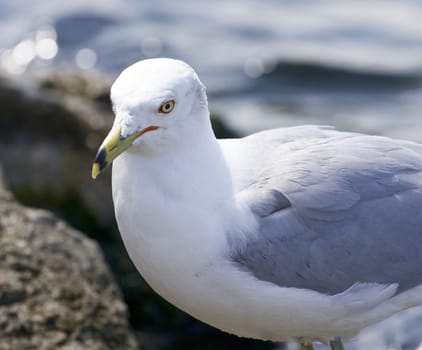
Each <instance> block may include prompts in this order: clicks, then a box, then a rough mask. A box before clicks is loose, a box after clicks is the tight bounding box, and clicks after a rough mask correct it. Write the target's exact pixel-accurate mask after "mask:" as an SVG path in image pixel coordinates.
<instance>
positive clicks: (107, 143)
mask: <svg viewBox="0 0 422 350" xmlns="http://www.w3.org/2000/svg"><path fill="white" fill-rule="evenodd" d="M157 129H158V126H155V125H151V126H148V127H147V128H145V129H143V130H141V131H136V132H134V133H133V134H130V135H127V136H126V137H123V136H122V135H121V128H120V127H119V126H117V127H114V128H112V129H111V130H110V132H109V133H108V135H107V137H106V138H105V139H104V141H103V143H102V144H101V146H100V148H99V149H98V152H97V155H96V156H95V159H94V163H93V164H92V174H91V176H92V178H93V179H94V180H95V178H96V177H97V176H98V174H100V173H101V172H102V171H103V170H104V169H105V168H107V166H108V165H110V164H111V162H112V161H113V160H114V159H115V158H117V157H118V156H119V155H120V154H122V153H123V152H124V151H126V150H127V149H128V148H129V147H130V146H132V142H133V141H135V140H136V139H137V138H138V137H140V136H142V135H143V134H145V133H146V132H149V131H153V130H157Z"/></svg>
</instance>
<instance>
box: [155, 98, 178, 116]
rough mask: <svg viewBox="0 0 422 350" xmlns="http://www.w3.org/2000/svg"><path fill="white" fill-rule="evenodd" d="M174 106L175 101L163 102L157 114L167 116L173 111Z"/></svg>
mask: <svg viewBox="0 0 422 350" xmlns="http://www.w3.org/2000/svg"><path fill="white" fill-rule="evenodd" d="M175 104H176V101H174V100H168V101H165V102H163V103H162V104H161V106H160V108H158V112H159V113H164V114H168V113H170V112H171V111H172V110H173V108H174V105H175Z"/></svg>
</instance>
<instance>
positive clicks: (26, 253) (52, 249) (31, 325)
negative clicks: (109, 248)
mask: <svg viewBox="0 0 422 350" xmlns="http://www.w3.org/2000/svg"><path fill="white" fill-rule="evenodd" d="M0 339H1V341H0V349H1V350H9V349H10V350H16V349H26V350H32V349H33V350H53V349H54V350H59V349H60V350H71V349H72V350H76V349H86V350H103V349H104V350H105V349H113V350H114V349H115V350H119V349H121V350H137V349H139V346H138V344H137V340H136V338H135V335H134V333H133V332H132V330H131V328H130V326H129V324H128V315H127V309H126V305H125V304H124V302H123V300H122V295H121V292H120V290H119V288H118V286H117V285H116V283H115V281H114V279H113V277H112V275H111V273H110V271H109V269H108V267H107V266H106V264H105V261H104V258H103V257H102V254H101V251H100V249H99V247H98V245H97V244H96V243H95V242H93V241H92V240H91V239H89V238H87V237H85V236H84V235H83V234H81V233H80V232H78V231H76V230H74V229H72V228H70V227H69V226H68V225H67V224H65V223H64V222H63V221H62V220H60V219H58V218H57V217H56V216H54V215H53V214H51V213H49V212H47V211H45V210H40V209H31V208H26V207H23V206H21V205H20V204H18V203H17V202H15V201H14V200H13V199H12V198H11V196H10V195H8V194H7V192H5V191H3V190H2V191H0Z"/></svg>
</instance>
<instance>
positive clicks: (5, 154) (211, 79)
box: [0, 0, 422, 349]
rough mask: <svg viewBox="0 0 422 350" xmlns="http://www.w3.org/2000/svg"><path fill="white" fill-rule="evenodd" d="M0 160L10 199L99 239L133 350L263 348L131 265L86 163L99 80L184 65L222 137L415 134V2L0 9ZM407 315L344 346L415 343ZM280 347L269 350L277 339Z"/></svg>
mask: <svg viewBox="0 0 422 350" xmlns="http://www.w3.org/2000/svg"><path fill="white" fill-rule="evenodd" d="M0 32H1V33H2V35H1V36H0V106H1V107H2V111H1V112H0V163H1V164H2V166H3V173H4V177H5V182H6V184H7V186H8V188H9V189H10V190H11V191H12V192H13V194H14V196H15V197H16V198H17V199H18V200H19V201H20V202H22V203H24V204H26V205H31V206H35V207H41V208H46V209H49V210H52V211H53V212H54V213H56V214H58V215H59V216H60V217H62V218H64V219H65V220H66V221H67V222H68V223H70V224H71V225H72V226H74V227H76V228H77V229H79V230H81V231H83V232H84V233H86V234H87V235H88V236H89V237H91V238H94V239H95V240H96V241H98V242H99V244H100V246H101V248H102V251H103V252H104V254H105V257H106V260H107V261H108V263H109V264H110V266H111V269H112V271H113V273H114V276H115V279H116V280H117V282H118V284H119V286H120V288H121V289H122V291H123V295H124V299H125V301H126V303H127V305H128V307H129V317H130V323H131V326H132V328H133V329H134V331H135V332H136V334H137V336H138V338H139V339H141V343H142V344H143V348H145V349H238V348H239V349H272V348H275V347H276V345H274V344H271V343H265V342H256V341H251V340H243V339H238V338H236V337H232V336H228V335H225V334H223V333H221V332H219V331H217V330H214V329H212V328H210V327H208V326H205V325H203V324H201V323H199V322H197V321H195V320H193V319H192V318H190V317H189V316H187V315H185V314H183V313H181V312H180V311H178V310H176V309H175V308H173V307H172V306H171V305H169V304H167V303H166V302H165V301H163V300H161V299H160V298H159V297H158V296H156V295H155V293H154V292H152V291H151V290H150V289H149V288H148V286H146V285H145V283H144V282H143V281H142V279H141V277H140V276H139V275H138V274H137V272H136V271H135V270H134V268H133V266H132V264H131V262H130V261H129V259H128V257H127V255H126V252H125V250H124V249H123V246H122V243H121V241H120V238H119V235H118V232H117V229H116V225H115V222H114V216H113V210H112V206H111V194H110V188H109V187H110V186H109V181H110V179H109V171H108V172H107V173H106V175H105V176H102V177H100V179H99V181H96V182H95V183H93V182H92V181H91V179H90V163H91V161H92V158H93V156H94V153H95V150H96V148H97V147H98V145H99V143H100V141H101V139H102V137H103V136H104V135H105V133H106V130H107V129H108V127H109V126H110V125H111V122H112V115H111V110H110V105H109V100H108V89H109V86H110V83H111V82H112V81H113V80H114V79H115V78H116V77H117V75H118V74H119V72H120V71H121V70H122V69H124V68H125V67H127V66H128V65H130V64H132V63H134V62H136V61H138V60H140V59H145V58H151V57H172V58H178V59H182V60H185V61H187V62H188V63H189V64H191V65H192V66H193V67H194V69H195V70H196V71H197V73H198V74H199V76H200V77H201V80H202V81H203V83H204V84H205V85H206V86H207V91H208V96H209V105H210V110H211V113H212V116H213V123H214V126H215V131H216V134H217V136H219V137H235V136H242V135H246V134H248V133H251V132H254V131H257V130H262V129H266V128H272V127H286V126H293V125H299V124H325V125H333V126H335V127H336V128H338V129H341V130H349V131H358V132H365V133H371V134H381V135H386V136H391V137H397V138H403V139H408V140H413V141H419V142H421V141H422V115H421V110H422V1H418V0H401V1H388V0H383V1H381V0H370V1H366V0H356V1H337V0H312V1H311V0H295V1H279V0H266V1H259V0H244V1H240V0H237V1H223V0H215V1H212V2H211V1H208V2H199V1H194V0H181V1H178V2H177V3H176V2H175V1H170V0H154V1H139V0H74V1H71V2H70V1H68V2H58V1H51V0H34V1H31V2H30V3H29V2H27V1H23V0H16V1H7V0H0ZM421 334H422V311H421V310H416V311H412V312H410V313H407V314H405V315H404V316H401V317H399V318H395V319H393V320H390V321H388V322H385V323H383V325H381V326H378V327H375V328H373V329H371V330H369V331H367V332H365V333H364V334H363V335H362V336H361V337H360V338H358V340H356V341H355V342H354V343H352V344H349V345H348V347H349V348H350V349H359V348H362V349H363V348H371V349H377V348H379V349H385V348H387V347H389V348H391V349H400V348H402V349H415V348H416V347H417V346H418V345H419V344H420V342H421V341H422V336H421ZM279 347H280V348H281V347H282V345H279Z"/></svg>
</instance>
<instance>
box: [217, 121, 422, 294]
mask: <svg viewBox="0 0 422 350" xmlns="http://www.w3.org/2000/svg"><path fill="white" fill-rule="evenodd" d="M299 131H300V132H299ZM279 132H280V139H279V140H278V142H279V143H278V145H277V136H276V134H275V133H272V134H271V135H265V133H264V134H257V135H254V136H252V137H250V138H246V139H243V140H242V141H240V143H239V145H236V146H231V148H232V150H231V152H233V151H236V150H237V151H238V152H240V153H242V152H243V154H244V156H246V153H248V152H250V151H251V150H253V149H255V146H254V145H257V143H258V142H260V143H261V146H259V147H260V150H259V152H261V154H262V155H261V157H260V160H259V165H258V166H257V165H256V164H253V162H251V161H249V166H248V167H243V169H240V168H239V167H238V164H236V162H231V163H232V164H233V168H232V172H233V174H234V178H236V176H238V174H236V172H238V173H239V172H240V173H242V172H245V168H247V169H249V170H247V171H248V173H249V176H248V179H249V180H248V181H241V184H240V185H239V184H238V185H239V186H238V187H239V193H238V199H239V201H241V202H243V203H244V205H247V206H249V207H250V209H251V210H252V212H253V213H254V215H255V216H256V218H257V222H258V230H259V232H258V233H256V234H255V235H249V237H250V238H249V239H248V241H247V242H244V241H242V242H241V240H242V239H243V238H236V236H235V235H233V236H232V237H230V238H231V239H230V242H231V257H232V259H233V260H234V261H235V262H237V263H238V264H240V265H241V266H242V268H244V269H246V270H248V271H250V272H251V273H252V274H254V275H255V276H256V277H257V278H259V279H262V280H265V281H270V282H273V283H276V284H278V285H280V286H285V287H296V288H307V289H312V290H316V291H319V292H322V293H326V294H336V293H339V292H342V291H344V290H346V289H347V288H349V287H351V286H352V285H353V284H355V283H359V282H362V283H363V282H372V283H382V284H390V283H398V285H399V289H398V291H399V292H400V291H403V290H406V289H409V288H411V287H414V286H416V285H419V284H421V283H422V146H420V145H417V144H414V143H410V142H404V141H396V140H391V139H388V138H383V137H374V136H366V135H359V134H348V133H340V132H336V131H334V130H322V129H315V130H314V131H313V130H310V131H309V130H308V131H307V132H303V130H299V129H295V130H293V129H287V130H283V131H279ZM298 132H299V133H298ZM288 134H291V135H293V137H290V138H286V135H288ZM283 135H284V136H283ZM295 136H296V137H295ZM268 139H270V141H268ZM286 139H287V141H286ZM262 144H264V146H263V145H262ZM265 144H267V145H268V148H267V151H266V152H265V156H264V155H263V153H262V150H263V148H265ZM223 149H224V147H223ZM251 152H253V151H251ZM239 157H240V158H241V157H242V155H240V156H239ZM244 162H246V161H244ZM240 163H242V162H240ZM257 168H259V170H257ZM252 175H253V176H252ZM240 177H242V176H240ZM244 178H246V177H245V176H244ZM229 234H230V233H229ZM252 237H255V238H252Z"/></svg>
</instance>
